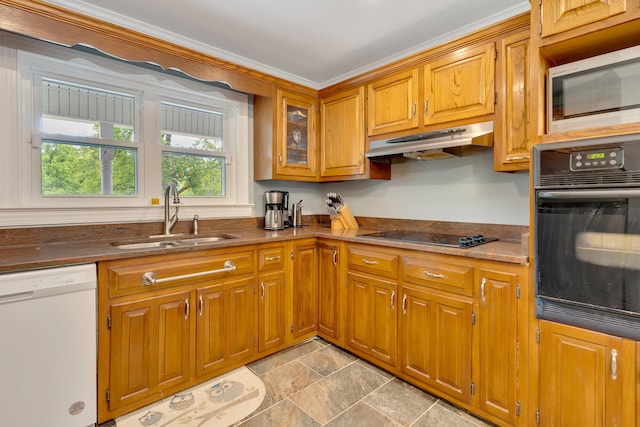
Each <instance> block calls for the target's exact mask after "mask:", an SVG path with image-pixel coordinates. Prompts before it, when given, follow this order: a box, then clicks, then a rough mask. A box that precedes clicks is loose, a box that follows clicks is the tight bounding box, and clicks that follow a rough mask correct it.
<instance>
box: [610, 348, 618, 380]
mask: <svg viewBox="0 0 640 427" xmlns="http://www.w3.org/2000/svg"><path fill="white" fill-rule="evenodd" d="M611 379H612V380H616V379H618V351H617V350H616V349H615V348H614V349H612V350H611Z"/></svg>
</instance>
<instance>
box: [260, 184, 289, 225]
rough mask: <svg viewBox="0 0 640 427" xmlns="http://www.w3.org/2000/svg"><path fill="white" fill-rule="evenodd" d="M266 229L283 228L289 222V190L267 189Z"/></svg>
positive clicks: (265, 207) (265, 195) (265, 194)
mask: <svg viewBox="0 0 640 427" xmlns="http://www.w3.org/2000/svg"><path fill="white" fill-rule="evenodd" d="M264 197H265V202H266V203H265V205H264V229H265V230H283V229H284V228H285V225H288V224H289V212H288V211H287V209H288V208H287V207H288V206H289V192H287V191H276V190H272V191H267V192H265V193H264Z"/></svg>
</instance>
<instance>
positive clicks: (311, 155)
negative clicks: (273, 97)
mask: <svg viewBox="0 0 640 427" xmlns="http://www.w3.org/2000/svg"><path fill="white" fill-rule="evenodd" d="M316 110H317V101H316V99H315V98H313V97H310V96H305V95H302V94H298V93H294V92H287V91H284V90H278V95H277V109H276V111H277V120H276V129H277V140H276V153H275V154H276V155H275V162H276V174H277V175H283V176H295V177H307V178H316V177H317V175H318V168H317V165H316V156H317V147H316Z"/></svg>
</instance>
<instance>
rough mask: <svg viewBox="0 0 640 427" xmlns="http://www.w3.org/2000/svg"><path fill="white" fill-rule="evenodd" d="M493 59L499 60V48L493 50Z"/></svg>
mask: <svg viewBox="0 0 640 427" xmlns="http://www.w3.org/2000/svg"><path fill="white" fill-rule="evenodd" d="M493 60H494V61H497V60H498V49H496V50H494V51H493Z"/></svg>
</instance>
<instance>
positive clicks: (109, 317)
mask: <svg viewBox="0 0 640 427" xmlns="http://www.w3.org/2000/svg"><path fill="white" fill-rule="evenodd" d="M107 329H111V313H108V314H107Z"/></svg>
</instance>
